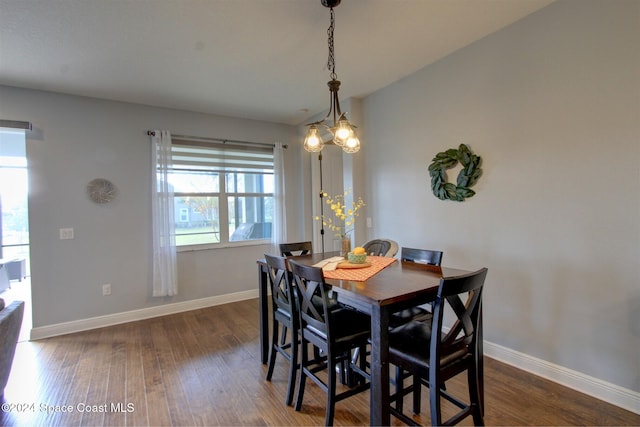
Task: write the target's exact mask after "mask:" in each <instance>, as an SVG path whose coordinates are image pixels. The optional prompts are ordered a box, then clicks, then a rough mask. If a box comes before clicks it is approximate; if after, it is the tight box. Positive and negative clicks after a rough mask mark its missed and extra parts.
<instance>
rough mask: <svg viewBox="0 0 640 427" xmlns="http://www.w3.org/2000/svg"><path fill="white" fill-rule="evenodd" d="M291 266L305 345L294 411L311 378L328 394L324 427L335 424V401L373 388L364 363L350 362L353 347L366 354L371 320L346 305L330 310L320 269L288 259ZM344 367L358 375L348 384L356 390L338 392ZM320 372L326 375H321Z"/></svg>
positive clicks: (298, 406) (299, 407)
mask: <svg viewBox="0 0 640 427" xmlns="http://www.w3.org/2000/svg"><path fill="white" fill-rule="evenodd" d="M289 266H290V268H291V271H292V273H293V278H294V282H295V286H296V291H297V295H298V299H297V301H298V315H299V319H300V335H301V342H302V345H301V352H300V353H301V357H300V368H299V371H300V377H299V380H298V396H297V400H296V405H295V410H296V411H299V410H301V408H302V402H303V399H304V391H305V383H306V379H307V378H310V379H311V380H313V382H315V383H316V384H317V385H318V386H319V387H320V388H321V389H322V390H323V391H324V392H325V393H326V394H327V404H326V405H327V406H326V413H325V424H326V425H333V418H334V414H335V404H336V402H339V401H341V400H343V399H346V398H348V397H350V396H353V395H355V394H357V393H360V392H363V391H365V390H368V389H369V387H370V380H371V377H370V375H369V374H368V373H367V371H366V366H365V363H364V361H361V364H360V365H355V364H353V363H351V358H350V356H351V350H353V349H354V348H359V349H360V350H361V351H362V352H363V353H364V349H365V347H366V346H367V343H368V341H369V338H370V336H371V320H370V318H369V316H367V315H366V314H363V313H360V312H358V311H356V310H354V309H352V308H350V307H347V306H340V307H338V308H334V309H333V310H332V309H330V306H329V296H328V291H329V290H330V287H329V286H328V285H327V284H326V283H325V281H324V275H323V273H322V269H321V268H317V267H313V266H307V265H303V264H299V263H296V262H295V261H294V260H289ZM318 300H319V301H321V304H320V305H318V304H317V303H316V301H318ZM309 346H312V347H313V349H314V351H313V352H312V353H313V357H310V354H309V349H308V347H309ZM344 366H348V370H347V372H348V373H349V375H355V376H357V377H358V380H357V381H353V382H352V381H349V382H348V384H353V387H350V388H347V389H346V390H344V391H342V392H340V393H336V385H337V384H336V371H337V370H341V368H343V367H344ZM320 372H325V374H322V376H320V375H318V374H319V373H320ZM323 378H326V380H324V379H323ZM325 381H326V382H325Z"/></svg>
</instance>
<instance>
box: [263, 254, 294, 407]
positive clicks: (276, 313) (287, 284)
mask: <svg viewBox="0 0 640 427" xmlns="http://www.w3.org/2000/svg"><path fill="white" fill-rule="evenodd" d="M264 258H265V261H266V263H267V272H268V276H269V284H270V285H271V303H272V304H271V320H272V322H271V323H272V325H273V330H272V334H271V346H270V350H269V365H268V366H269V368H268V370H267V381H271V377H272V376H273V369H274V367H275V364H276V356H277V355H278V354H281V355H282V356H283V357H284V358H285V359H286V360H288V361H289V377H288V380H287V381H288V385H287V395H286V397H285V402H286V404H287V405H291V404H292V403H293V396H294V390H295V385H296V372H297V370H298V347H299V339H298V336H299V330H300V328H299V327H298V324H299V316H298V312H297V308H296V307H297V304H296V301H295V291H294V289H293V286H292V284H291V281H290V279H289V274H288V273H289V272H288V268H287V259H286V258H284V257H278V256H274V255H269V254H265V255H264ZM280 326H282V331H280ZM287 330H289V331H290V334H289V339H288V340H287Z"/></svg>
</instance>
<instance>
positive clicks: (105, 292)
mask: <svg viewBox="0 0 640 427" xmlns="http://www.w3.org/2000/svg"><path fill="white" fill-rule="evenodd" d="M102 295H111V284H110V283H105V284H104V285H102Z"/></svg>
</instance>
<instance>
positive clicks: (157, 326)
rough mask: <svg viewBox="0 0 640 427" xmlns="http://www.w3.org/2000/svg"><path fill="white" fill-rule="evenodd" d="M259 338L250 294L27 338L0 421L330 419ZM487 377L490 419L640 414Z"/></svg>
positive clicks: (515, 373)
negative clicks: (263, 353)
mask: <svg viewBox="0 0 640 427" xmlns="http://www.w3.org/2000/svg"><path fill="white" fill-rule="evenodd" d="M258 341H259V335H258V303H257V300H249V301H242V302H237V303H233V304H227V305H222V306H216V307H210V308H206V309H201V310H195V311H191V312H187V313H181V314H176V315H171V316H166V317H161V318H156V319H150V320H144V321H139V322H133V323H128V324H123V325H118V326H113V327H109V328H103V329H98V330H93V331H87V332H81V333H77V334H71V335H66V336H60V337H55V338H49V339H45V340H40V341H36V342H21V343H19V344H18V349H17V352H16V357H15V361H14V366H13V370H12V373H11V377H10V379H9V384H8V386H7V388H6V389H5V400H6V402H7V404H8V405H9V408H10V409H11V411H9V412H6V411H3V412H2V413H0V425H17V426H27V425H28V426H36V425H46V426H59V425H60V426H76V425H78V426H80V425H86V426H100V425H105V426H106V425H122V426H124V425H153V426H161V425H162V426H164V425H167V426H168V425H173V426H191V425H260V426H262V425H269V426H271V425H278V426H280V425H322V424H324V393H322V392H321V391H320V390H319V388H318V387H317V386H315V384H313V383H309V384H308V385H307V390H306V393H305V401H304V404H303V407H302V410H301V411H300V412H295V411H294V410H293V408H292V407H288V406H286V405H285V404H284V395H285V389H286V385H287V369H286V368H287V365H286V362H285V361H284V360H283V359H282V358H280V359H278V361H277V363H276V370H275V372H274V375H273V381H272V382H267V381H266V380H265V379H264V378H265V375H266V367H265V366H263V365H262V364H261V363H260V359H259V349H258ZM485 382H486V416H485V422H486V424H487V425H501V426H507V425H508V426H512V425H563V426H566V425H581V426H583V425H598V426H603V425H616V426H620V425H640V415H636V414H633V413H631V412H628V411H625V410H623V409H620V408H618V407H615V406H613V405H610V404H607V403H604V402H601V401H598V400H595V399H593V398H591V397H588V396H585V395H583V394H581V393H578V392H576V391H573V390H571V389H568V388H565V387H562V386H559V385H557V384H555V383H552V382H550V381H547V380H544V379H542V378H539V377H535V376H533V375H530V374H527V373H525V372H523V371H520V370H518V369H515V368H513V367H511V366H508V365H505V364H502V363H499V362H497V361H495V360H492V359H488V360H487V363H486V374H485ZM461 386H462V382H460V383H459V384H453V385H451V386H450V388H452V389H453V388H455V387H461ZM426 395H427V393H423V399H425V397H424V396H426ZM407 399H409V397H407ZM368 402H369V394H368V392H367V393H363V394H360V395H358V396H355V397H352V398H349V399H347V400H345V401H342V402H339V403H338V404H337V405H336V416H335V425H367V424H368V423H369V403H368ZM405 405H406V407H410V406H408V405H410V402H409V401H408V400H407V402H406V403H405ZM5 407H6V405H5ZM423 408H424V409H423V414H422V416H423V417H425V418H424V420H426V421H427V422H428V404H427V402H426V400H425V401H424V403H423ZM392 424H394V425H400V423H399V422H398V420H396V419H394V418H393V417H392ZM469 424H470V420H468V421H467V423H466V425H469Z"/></svg>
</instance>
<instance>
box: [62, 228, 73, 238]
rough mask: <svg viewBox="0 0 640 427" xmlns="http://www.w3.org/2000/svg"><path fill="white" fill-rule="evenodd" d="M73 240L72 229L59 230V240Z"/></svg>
mask: <svg viewBox="0 0 640 427" xmlns="http://www.w3.org/2000/svg"><path fill="white" fill-rule="evenodd" d="M73 238H74V236H73V228H61V229H60V240H72V239H73Z"/></svg>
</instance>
